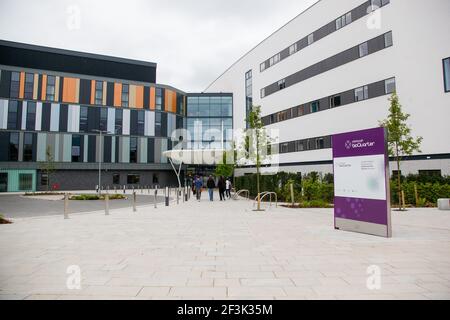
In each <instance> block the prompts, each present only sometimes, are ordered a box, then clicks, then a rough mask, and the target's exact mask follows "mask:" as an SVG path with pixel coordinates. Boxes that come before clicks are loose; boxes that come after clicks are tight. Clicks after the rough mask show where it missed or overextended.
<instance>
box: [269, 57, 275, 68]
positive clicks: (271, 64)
mask: <svg viewBox="0 0 450 320" xmlns="http://www.w3.org/2000/svg"><path fill="white" fill-rule="evenodd" d="M273 58H274V57H272V58H270V59H269V67H271V66H273Z"/></svg>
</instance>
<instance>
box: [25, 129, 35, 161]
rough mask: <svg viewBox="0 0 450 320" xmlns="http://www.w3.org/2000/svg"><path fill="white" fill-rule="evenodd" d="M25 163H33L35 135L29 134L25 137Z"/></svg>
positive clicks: (26, 133)
mask: <svg viewBox="0 0 450 320" xmlns="http://www.w3.org/2000/svg"><path fill="white" fill-rule="evenodd" d="M23 161H33V134H32V133H29V132H25V133H24V135H23Z"/></svg>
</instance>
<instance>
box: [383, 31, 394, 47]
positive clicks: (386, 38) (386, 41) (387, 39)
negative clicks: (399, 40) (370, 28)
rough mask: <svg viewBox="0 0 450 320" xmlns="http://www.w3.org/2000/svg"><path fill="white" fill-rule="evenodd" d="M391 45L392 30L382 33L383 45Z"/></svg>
mask: <svg viewBox="0 0 450 320" xmlns="http://www.w3.org/2000/svg"><path fill="white" fill-rule="evenodd" d="M392 45H393V42H392V32H388V33H385V34H384V46H385V47H386V48H387V47H390V46H392Z"/></svg>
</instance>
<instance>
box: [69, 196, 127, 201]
mask: <svg viewBox="0 0 450 320" xmlns="http://www.w3.org/2000/svg"><path fill="white" fill-rule="evenodd" d="M125 199H127V197H126V196H124V195H122V194H110V195H109V200H125ZM69 200H81V201H84V200H87V201H91V200H105V195H101V196H99V195H97V194H78V195H74V196H71V197H70V198H69Z"/></svg>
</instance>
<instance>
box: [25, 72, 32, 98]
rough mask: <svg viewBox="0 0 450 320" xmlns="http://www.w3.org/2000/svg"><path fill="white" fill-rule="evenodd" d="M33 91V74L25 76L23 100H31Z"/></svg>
mask: <svg viewBox="0 0 450 320" xmlns="http://www.w3.org/2000/svg"><path fill="white" fill-rule="evenodd" d="M33 89H34V74H32V73H26V74H25V93H24V98H25V99H33Z"/></svg>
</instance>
